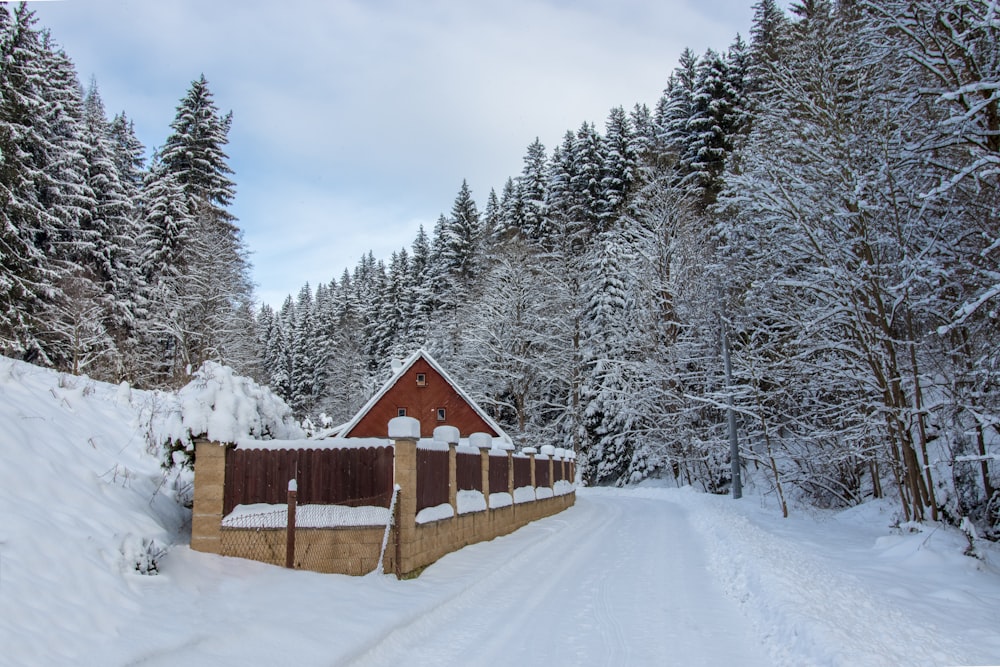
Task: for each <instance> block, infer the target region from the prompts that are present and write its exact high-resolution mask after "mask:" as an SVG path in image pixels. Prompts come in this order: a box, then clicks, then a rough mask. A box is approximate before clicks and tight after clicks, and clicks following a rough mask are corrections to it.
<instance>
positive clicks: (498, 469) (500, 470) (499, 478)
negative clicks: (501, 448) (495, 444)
mask: <svg viewBox="0 0 1000 667" xmlns="http://www.w3.org/2000/svg"><path fill="white" fill-rule="evenodd" d="M509 479H510V470H509V466H508V465H507V457H506V456H492V455H491V456H490V493H506V492H507V488H508V484H509V481H508V480H509Z"/></svg>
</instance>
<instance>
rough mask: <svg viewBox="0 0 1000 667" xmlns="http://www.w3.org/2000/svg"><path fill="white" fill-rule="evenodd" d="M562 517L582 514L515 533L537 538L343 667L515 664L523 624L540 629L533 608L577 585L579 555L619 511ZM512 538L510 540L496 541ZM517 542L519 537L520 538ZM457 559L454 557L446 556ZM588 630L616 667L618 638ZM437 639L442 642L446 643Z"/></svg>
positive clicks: (603, 508) (601, 509)
mask: <svg viewBox="0 0 1000 667" xmlns="http://www.w3.org/2000/svg"><path fill="white" fill-rule="evenodd" d="M566 512H573V513H580V512H585V513H586V517H585V518H576V520H573V521H569V520H567V519H565V518H563V515H562V514H561V515H557V516H555V517H549V518H548V519H545V520H542V521H539V522H535V523H534V524H531V525H529V526H525V527H524V528H522V529H521V530H520V531H518V532H519V533H522V531H525V532H527V531H531V532H536V533H539V535H538V536H537V537H535V536H533V539H532V540H531V541H529V542H526V543H525V546H524V547H523V548H522V549H520V550H519V551H517V552H516V553H514V554H513V555H512V557H510V558H509V559H508V560H507V561H506V562H503V563H496V562H493V563H492V564H491V563H490V562H486V563H484V566H485V568H484V570H482V572H483V574H481V575H478V574H477V575H476V576H474V577H472V578H470V579H469V580H468V581H467V582H466V583H465V585H463V587H462V588H460V589H459V590H457V591H454V592H452V593H450V594H448V595H447V596H446V597H444V598H443V599H441V600H439V601H438V603H437V604H436V605H434V606H433V607H431V608H429V609H425V610H422V611H420V612H419V613H417V614H415V615H413V616H411V617H410V618H408V619H406V620H405V621H404V622H403V623H401V624H400V625H398V626H396V627H395V628H393V629H392V630H391V631H390V632H388V633H386V634H384V635H382V636H381V637H379V638H378V639H377V640H376V641H375V642H374V643H372V644H371V645H370V646H369V647H367V650H366V651H365V652H364V653H363V654H361V655H358V656H356V657H354V658H351V659H349V660H348V661H346V662H344V663H342V664H345V665H353V666H355V667H363V666H366V665H390V664H400V662H403V663H405V664H407V665H414V666H417V665H424V664H426V665H447V664H469V662H468V660H469V656H470V655H475V656H478V660H477V662H481V663H483V664H489V663H490V661H489V660H486V661H482V658H483V656H489V655H495V656H499V657H500V658H502V660H501V662H506V661H507V660H508V659H510V660H511V661H513V659H512V658H511V657H510V654H511V652H512V651H515V652H516V651H517V650H522V651H523V650H526V649H527V648H529V647H525V645H524V643H523V641H522V639H521V637H520V635H521V633H522V631H523V624H524V623H526V622H527V623H533V624H536V625H537V624H539V623H545V619H544V618H538V617H535V618H534V620H532V615H531V612H532V610H534V609H537V608H538V607H540V606H541V605H543V604H544V603H545V602H546V601H547V600H549V599H550V598H551V597H552V596H553V595H555V593H556V591H558V590H559V589H560V588H561V587H563V586H576V585H578V582H574V581H572V580H571V579H572V574H571V573H573V572H575V571H577V570H576V568H583V567H585V563H582V562H581V561H582V560H584V559H585V554H590V553H591V552H593V551H594V550H595V549H597V548H598V547H599V545H600V544H601V541H602V538H603V537H604V532H605V530H606V529H607V527H608V526H609V525H610V524H612V523H614V522H615V521H616V520H617V519H619V518H620V515H621V513H622V512H621V509H620V508H618V507H615V506H613V505H610V506H609V505H585V506H583V507H581V505H580V504H579V503H578V504H577V505H576V506H574V507H572V508H570V509H568V510H566ZM512 537H514V536H513V535H508V536H503V537H500V538H497V540H509V539H510V538H512ZM517 537H518V538H521V537H523V533H522V534H521V535H517ZM487 544H488V543H487ZM487 544H478V545H473V546H471V547H466V549H465V550H463V552H464V553H461V554H460V557H467V556H469V554H470V553H471V552H473V551H474V550H476V551H478V550H480V549H477V547H484V546H487ZM456 555H459V554H451V555H449V556H446V557H445V558H449V557H450V558H454V557H455V556H456ZM486 555H487V558H489V555H488V554H486ZM508 555H509V554H508ZM491 565H493V567H491ZM428 574H430V573H429V572H427V573H425V575H424V576H428ZM484 616H485V618H484ZM476 620H479V621H480V622H479V623H476V622H475V621H476ZM594 630H596V631H598V632H599V633H600V634H601V638H602V642H603V644H604V647H605V649H606V650H605V655H606V661H605V663H604V664H621V663H620V662H619V663H616V662H614V657H615V656H616V655H618V654H620V653H621V652H622V650H623V640H622V639H621V638H620V637H617V638H613V639H608V638H607V637H606V633H604V632H603V628H601V627H598V628H594ZM442 635H444V636H446V639H445V640H444V641H442V640H441V637H442ZM580 657H583V658H585V659H586V660H588V661H590V660H592V659H593V656H580Z"/></svg>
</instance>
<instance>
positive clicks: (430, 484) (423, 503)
mask: <svg viewBox="0 0 1000 667" xmlns="http://www.w3.org/2000/svg"><path fill="white" fill-rule="evenodd" d="M448 500H449V498H448V451H447V450H443V451H440V450H436V449H420V448H417V511H418V512H419V511H420V510H422V509H425V508H427V507H436V506H438V505H444V504H445V503H447V502H448Z"/></svg>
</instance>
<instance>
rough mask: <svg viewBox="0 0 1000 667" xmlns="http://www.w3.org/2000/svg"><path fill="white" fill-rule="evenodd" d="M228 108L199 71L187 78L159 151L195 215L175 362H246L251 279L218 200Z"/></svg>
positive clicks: (224, 174)
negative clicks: (181, 333)
mask: <svg viewBox="0 0 1000 667" xmlns="http://www.w3.org/2000/svg"><path fill="white" fill-rule="evenodd" d="M231 122H232V114H226V115H225V116H223V115H221V114H220V113H219V112H218V109H217V107H216V106H215V102H214V101H213V98H212V94H211V92H210V91H209V89H208V83H207V81H206V80H205V77H204V76H202V77H201V78H200V79H198V80H196V81H194V82H192V84H191V88H190V90H189V91H188V93H187V95H185V97H184V98H183V99H182V100H181V103H180V105H179V106H178V107H177V115H176V117H175V119H174V121H173V122H172V123H171V129H172V130H173V132H172V134H171V135H170V136H169V137H168V138H167V140H166V142H165V144H164V147H163V149H162V151H161V154H160V163H161V165H162V166H161V169H162V171H164V172H165V173H167V174H169V175H170V177H171V179H172V180H173V182H175V183H177V184H179V185H180V187H181V188H182V190H183V194H184V197H185V199H186V201H185V204H186V206H187V209H188V211H189V213H190V215H191V217H192V219H193V220H194V222H195V225H194V226H193V227H192V229H191V233H190V239H191V243H190V244H189V245H188V246H187V248H186V250H187V252H188V253H189V256H188V257H187V258H185V259H184V260H183V261H184V262H186V263H187V266H188V267H189V269H190V272H189V273H187V274H186V275H185V278H184V282H185V284H184V289H183V291H184V293H185V294H186V295H187V297H188V299H187V304H188V308H187V310H185V311H184V312H183V315H182V316H181V317H182V319H183V320H184V330H185V332H186V333H185V335H184V336H183V340H178V341H176V342H177V343H178V348H177V359H176V361H175V364H174V365H175V367H181V366H182V365H183V366H186V365H188V364H194V365H197V364H200V363H201V362H202V361H203V360H206V359H215V360H218V361H221V362H223V363H227V364H230V365H233V366H235V367H236V368H237V369H238V370H239V369H240V368H241V367H243V366H244V365H246V364H248V363H251V361H252V360H250V359H247V358H246V355H247V351H248V350H250V349H252V339H251V338H248V336H249V335H250V333H251V324H252V320H248V317H249V316H250V314H251V311H250V305H251V304H252V302H253V286H252V282H251V280H250V263H249V261H248V260H247V252H246V249H245V247H244V245H243V238H242V232H241V231H240V229H239V227H237V226H236V224H235V219H234V218H233V216H232V214H231V213H229V212H228V210H226V207H227V206H228V205H229V204H230V203H231V202H232V199H233V196H234V193H235V185H234V184H233V182H232V181H231V180H230V178H229V174H231V173H232V170H231V169H230V168H229V166H228V164H227V162H226V161H227V156H226V154H225V153H224V152H223V146H225V144H226V143H227V141H228V136H227V135H228V133H229V128H230V125H231Z"/></svg>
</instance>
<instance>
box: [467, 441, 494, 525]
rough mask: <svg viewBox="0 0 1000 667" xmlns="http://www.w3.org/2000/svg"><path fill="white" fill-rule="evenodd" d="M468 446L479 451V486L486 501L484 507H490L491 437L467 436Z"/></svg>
mask: <svg viewBox="0 0 1000 667" xmlns="http://www.w3.org/2000/svg"><path fill="white" fill-rule="evenodd" d="M469 444H470V445H471V446H473V447H477V448H478V449H479V471H480V474H481V480H482V481H481V485H482V487H483V498H485V499H486V507H487V508H489V506H490V449H491V448H492V447H493V436H491V435H490V434H488V433H473V434H472V435H470V436H469Z"/></svg>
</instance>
